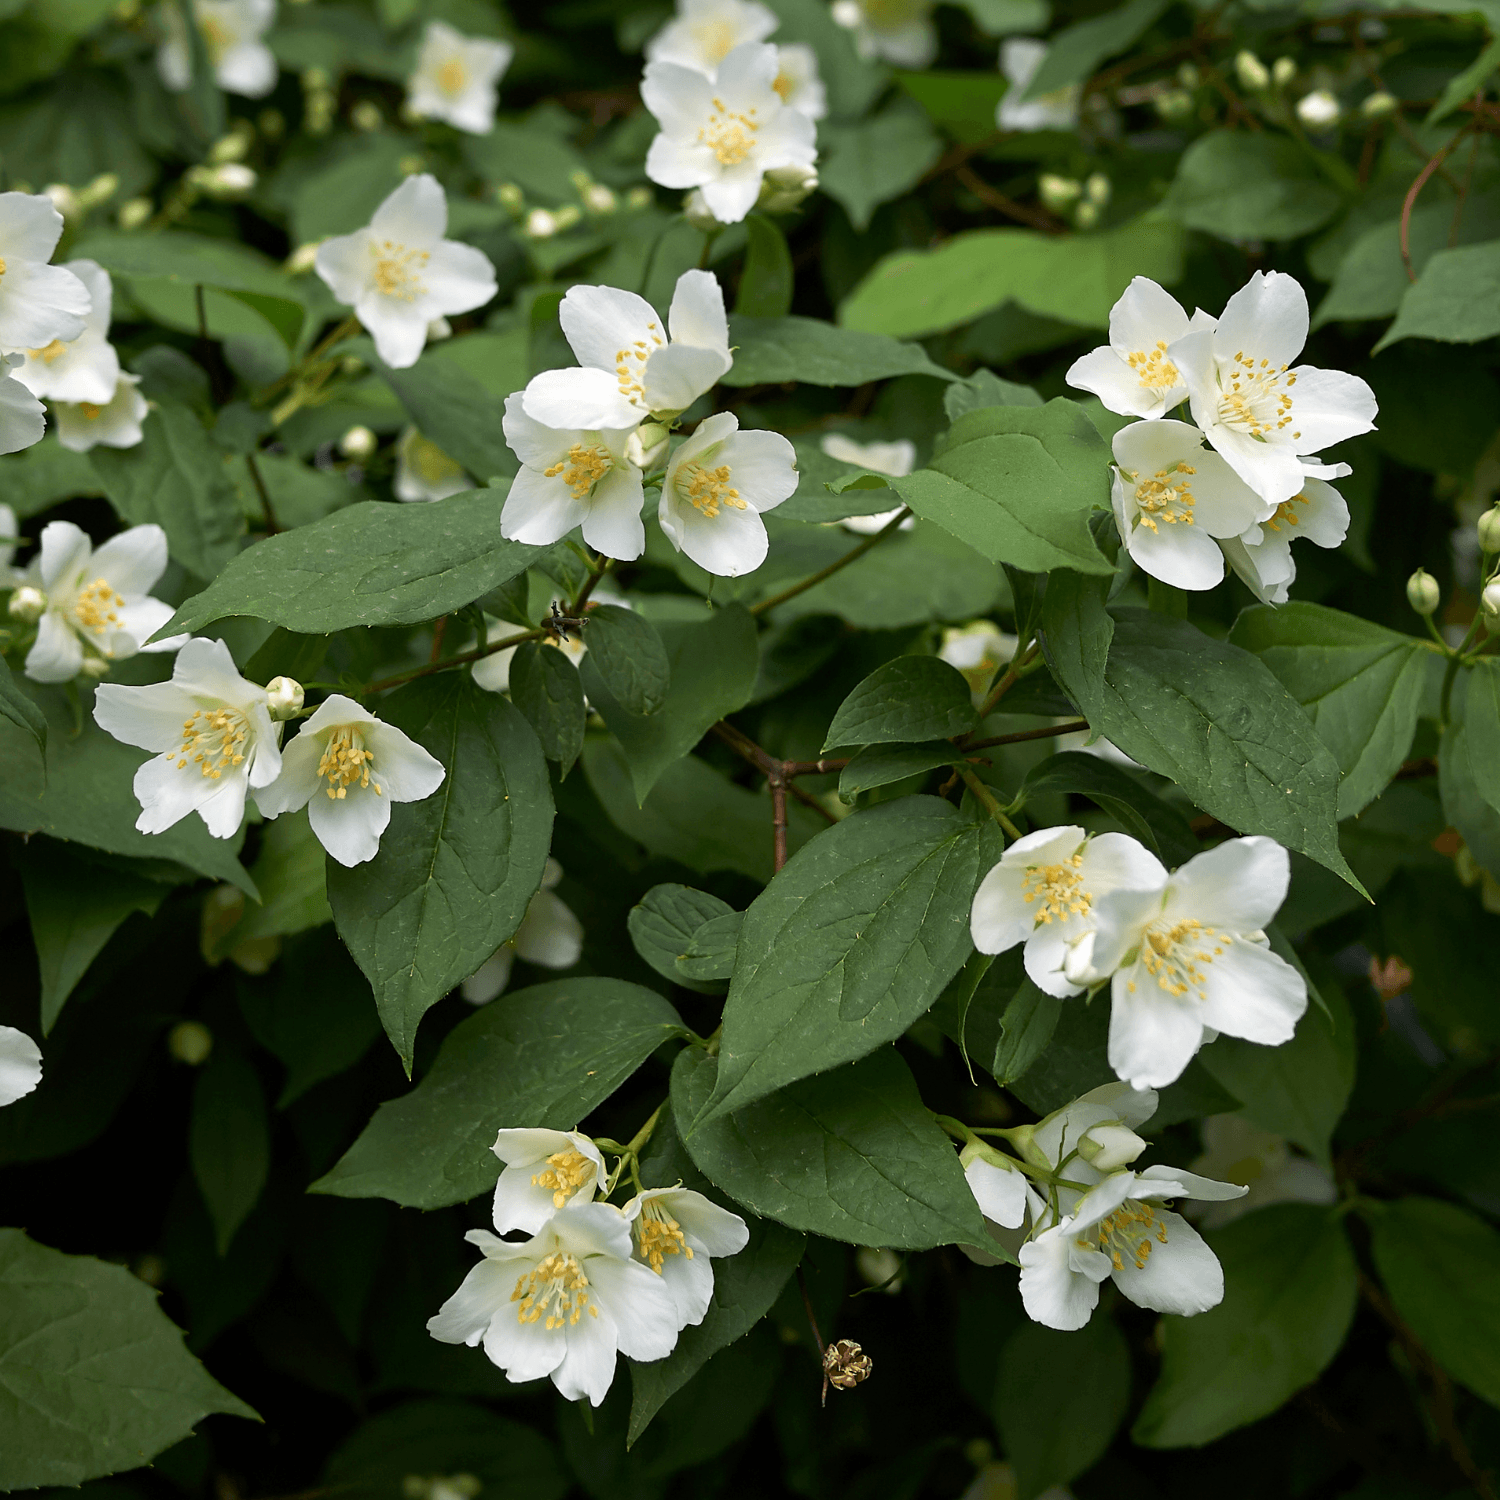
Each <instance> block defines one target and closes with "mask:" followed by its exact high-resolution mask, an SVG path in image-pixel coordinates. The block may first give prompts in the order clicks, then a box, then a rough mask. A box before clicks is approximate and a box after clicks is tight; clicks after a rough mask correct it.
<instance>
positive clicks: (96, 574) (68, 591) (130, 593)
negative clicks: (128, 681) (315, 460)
mask: <svg viewBox="0 0 1500 1500" xmlns="http://www.w3.org/2000/svg"><path fill="white" fill-rule="evenodd" d="M166 566H167V534H166V532H164V531H163V530H162V529H161V527H160V526H132V527H131V528H130V529H129V530H128V531H122V532H121V533H120V534H119V535H118V536H114V537H111V538H110V539H109V541H107V542H105V544H104V545H103V546H102V547H99V548H97V549H96V548H95V547H94V546H93V544H92V543H91V542H90V541H89V538H88V535H87V533H86V532H84V531H81V530H80V529H79V528H78V527H77V526H75V525H74V524H73V523H72V522H71V521H51V522H49V523H48V524H47V525H46V526H45V527H44V528H43V529H42V537H41V546H40V548H39V549H38V551H37V555H36V557H35V558H34V559H33V560H32V563H31V566H30V567H29V568H28V569H27V573H26V582H27V583H29V584H31V586H32V587H33V588H37V589H40V590H41V592H42V593H43V595H45V597H46V600H47V609H46V613H45V614H43V615H42V617H41V619H40V620H39V621H38V622H37V632H36V641H35V643H34V644H33V645H32V648H31V650H30V651H29V652H27V654H26V675H27V676H28V677H30V678H31V679H32V681H34V682H71V681H72V680H73V679H74V678H75V677H76V676H77V675H78V673H79V671H80V669H81V668H82V667H83V663H84V659H85V658H86V657H93V658H95V659H100V658H102V659H104V660H106V661H119V660H121V659H122V658H124V657H127V656H134V655H135V654H136V652H137V651H175V650H176V649H177V648H178V647H179V646H180V645H182V643H183V640H184V637H182V636H174V637H172V638H170V639H168V640H165V641H155V642H152V643H151V644H150V645H148V644H147V641H148V640H149V639H150V637H151V636H152V635H154V634H155V633H156V631H158V630H159V629H160V628H161V627H162V626H163V625H165V624H166V623H167V621H168V620H170V619H171V618H172V606H171V605H170V604H163V603H162V601H161V600H160V599H153V598H151V597H150V593H151V589H152V587H153V586H154V585H155V583H156V581H157V579H158V578H160V577H161V575H162V573H163V572H165V571H166Z"/></svg>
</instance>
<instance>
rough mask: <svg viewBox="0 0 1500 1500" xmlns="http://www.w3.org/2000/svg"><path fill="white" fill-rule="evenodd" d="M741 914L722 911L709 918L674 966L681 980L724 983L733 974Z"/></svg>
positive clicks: (739, 912) (742, 920)
mask: <svg viewBox="0 0 1500 1500" xmlns="http://www.w3.org/2000/svg"><path fill="white" fill-rule="evenodd" d="M744 921H745V914H744V912H742V911H728V912H722V913H720V915H719V916H717V917H710V918H709V920H708V921H706V922H705V923H704V924H703V925H702V926H701V927H700V928H698V930H697V931H696V932H694V933H693V936H692V938H691V939H690V940H689V942H688V945H687V950H686V952H684V953H683V954H682V955H681V956H680V957H679V958H678V959H677V962H676V965H675V968H676V971H677V974H678V975H680V976H682V978H684V979H696V980H699V981H704V980H711V981H724V982H726V983H727V982H728V980H729V979H730V978H731V977H732V976H733V974H734V960H735V954H736V953H737V952H738V950H739V941H740V928H741V927H742V926H743V925H744Z"/></svg>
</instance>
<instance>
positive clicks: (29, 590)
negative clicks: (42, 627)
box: [10, 583, 47, 625]
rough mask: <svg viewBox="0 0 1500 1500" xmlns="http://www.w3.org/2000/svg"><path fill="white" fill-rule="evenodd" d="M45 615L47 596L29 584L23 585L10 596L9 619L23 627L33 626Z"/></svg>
mask: <svg viewBox="0 0 1500 1500" xmlns="http://www.w3.org/2000/svg"><path fill="white" fill-rule="evenodd" d="M46 613H47V596H46V595H45V594H44V593H43V592H42V591H41V590H40V589H39V588H33V587H32V586H31V584H29V583H23V584H22V585H21V587H20V588H18V589H17V590H15V592H14V593H13V594H11V596H10V617H11V619H13V620H20V621H21V622H22V624H24V625H34V624H36V622H37V621H38V620H40V619H41V618H42V616H43V615H44V614H46Z"/></svg>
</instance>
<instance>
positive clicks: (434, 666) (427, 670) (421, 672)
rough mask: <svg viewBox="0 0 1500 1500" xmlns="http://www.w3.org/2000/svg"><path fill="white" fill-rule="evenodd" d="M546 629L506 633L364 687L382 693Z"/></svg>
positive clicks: (543, 633)
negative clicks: (491, 640) (443, 658)
mask: <svg viewBox="0 0 1500 1500" xmlns="http://www.w3.org/2000/svg"><path fill="white" fill-rule="evenodd" d="M550 634H551V632H550V631H547V630H523V631H522V632H521V633H520V634H519V635H508V636H506V637H505V639H504V640H502V641H493V642H491V644H489V645H488V646H485V647H483V648H482V649H477V650H474V651H465V652H463V653H462V654H460V655H458V656H450V657H448V658H446V660H444V661H430V662H428V663H427V665H426V666H425V667H413V668H412V670H411V671H409V672H397V673H396V675H395V676H394V677H382V678H381V679H380V681H379V682H372V683H371V684H370V685H369V686H368V687H367V688H366V689H365V692H366V693H367V694H368V693H383V692H384V691H385V690H386V689H387V688H393V687H400V686H401V684H402V683H403V682H414V681H415V680H416V679H417V678H418V677H431V676H432V674H433V673H434V672H446V671H447V670H448V668H449V667H462V666H464V665H465V664H467V663H468V662H471V661H481V660H483V658H484V657H486V656H493V655H494V654H495V653H496V652H497V651H504V650H505V649H506V647H508V646H519V645H521V643H522V642H523V641H539V640H541V639H543V638H544V637H545V636H547V635H550Z"/></svg>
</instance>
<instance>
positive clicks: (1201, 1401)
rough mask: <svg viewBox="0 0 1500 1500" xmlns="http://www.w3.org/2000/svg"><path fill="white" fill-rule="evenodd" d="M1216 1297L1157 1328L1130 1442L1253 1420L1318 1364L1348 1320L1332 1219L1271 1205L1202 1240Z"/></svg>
mask: <svg viewBox="0 0 1500 1500" xmlns="http://www.w3.org/2000/svg"><path fill="white" fill-rule="evenodd" d="M1208 1242H1209V1244H1210V1245H1211V1246H1212V1247H1213V1249H1214V1251H1215V1253H1216V1254H1217V1255H1218V1257H1219V1260H1220V1262H1221V1263H1222V1265H1223V1267H1224V1300H1223V1301H1222V1302H1221V1303H1220V1304H1219V1305H1218V1306H1217V1307H1215V1308H1212V1309H1210V1311H1208V1312H1206V1313H1199V1314H1198V1316H1197V1317H1193V1318H1167V1319H1165V1320H1163V1322H1162V1323H1161V1325H1160V1326H1161V1341H1162V1364H1161V1378H1160V1379H1159V1380H1158V1381H1157V1383H1156V1385H1155V1387H1154V1388H1153V1389H1152V1392H1151V1394H1150V1396H1148V1397H1147V1398H1146V1405H1145V1407H1144V1408H1143V1410H1142V1411H1141V1414H1140V1416H1139V1417H1138V1418H1137V1419H1136V1423H1135V1427H1134V1429H1133V1430H1132V1433H1131V1436H1132V1437H1134V1439H1135V1441H1136V1442H1138V1443H1141V1444H1143V1445H1144V1446H1145V1447H1147V1448H1186V1447H1197V1446H1199V1445H1201V1444H1203V1443H1209V1442H1212V1441H1213V1440H1214V1439H1215V1438H1217V1437H1222V1436H1223V1434H1224V1433H1226V1432H1231V1431H1233V1430H1234V1429H1235V1428H1236V1427H1243V1426H1245V1425H1246V1423H1249V1422H1256V1421H1259V1420H1260V1418H1261V1417H1264V1416H1268V1415H1269V1414H1270V1413H1271V1412H1273V1411H1275V1410H1276V1408H1277V1407H1279V1406H1280V1405H1281V1404H1282V1403H1283V1402H1284V1401H1286V1400H1288V1399H1289V1398H1290V1397H1291V1396H1292V1395H1293V1394H1294V1393H1295V1392H1297V1391H1299V1390H1301V1388H1302V1387H1303V1386H1305V1385H1308V1384H1309V1383H1310V1382H1312V1381H1314V1380H1316V1379H1317V1378H1318V1376H1319V1375H1320V1374H1321V1373H1322V1371H1323V1370H1324V1369H1325V1368H1326V1367H1327V1365H1328V1363H1329V1361H1331V1360H1332V1359H1333V1357H1334V1355H1335V1354H1337V1353H1338V1351H1339V1346H1340V1345H1341V1344H1342V1343H1343V1342H1344V1335H1345V1334H1346V1333H1348V1331H1349V1324H1350V1322H1351V1321H1352V1319H1353V1317H1354V1304H1355V1301H1356V1300H1357V1296H1358V1288H1357V1286H1356V1275H1357V1272H1356V1268H1355V1264H1354V1256H1353V1254H1352V1253H1351V1251H1350V1249H1349V1242H1348V1240H1347V1239H1345V1237H1344V1229H1343V1225H1342V1223H1341V1222H1340V1219H1339V1217H1338V1216H1337V1215H1336V1214H1333V1213H1330V1212H1329V1211H1328V1210H1327V1209H1325V1208H1315V1207H1313V1206H1311V1205H1309V1204H1301V1203H1296V1204H1291V1203H1288V1204H1273V1205H1272V1206H1271V1207H1269V1208H1263V1209H1259V1210H1257V1211H1256V1212H1255V1213H1252V1214H1246V1215H1245V1216H1244V1218H1242V1219H1237V1220H1235V1222H1234V1223H1232V1224H1230V1225H1228V1226H1227V1227H1226V1228H1224V1229H1221V1230H1219V1231H1218V1232H1217V1233H1215V1234H1211V1235H1209V1236H1208Z"/></svg>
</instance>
